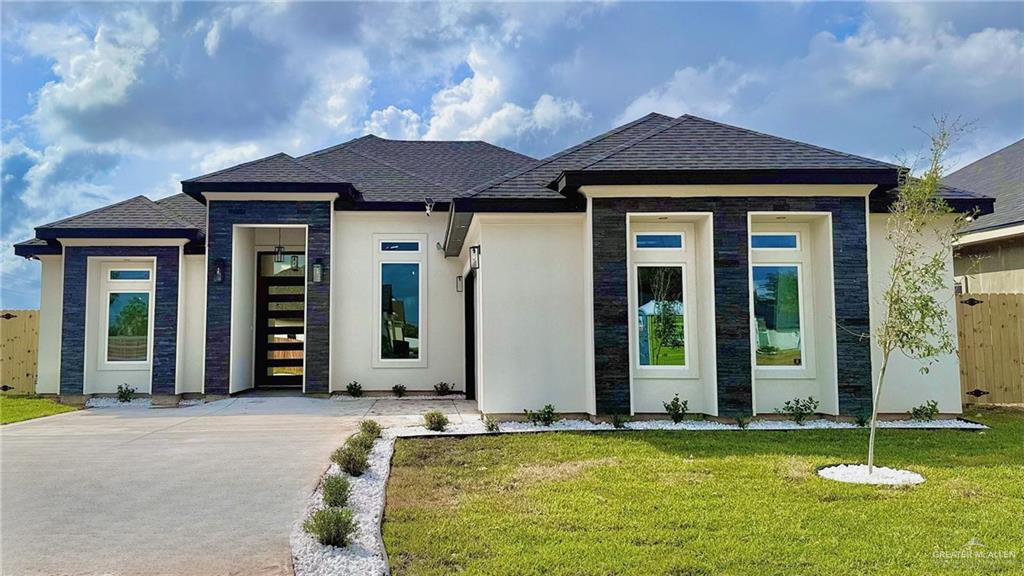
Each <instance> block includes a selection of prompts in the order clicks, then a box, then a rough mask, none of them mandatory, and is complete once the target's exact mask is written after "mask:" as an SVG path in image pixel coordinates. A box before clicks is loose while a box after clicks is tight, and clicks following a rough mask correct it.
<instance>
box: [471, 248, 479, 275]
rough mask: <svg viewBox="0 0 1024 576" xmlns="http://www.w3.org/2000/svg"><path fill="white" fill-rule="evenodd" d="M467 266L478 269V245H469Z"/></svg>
mask: <svg viewBox="0 0 1024 576" xmlns="http://www.w3.org/2000/svg"><path fill="white" fill-rule="evenodd" d="M469 267H470V268H472V269H473V270H479V269H480V246H479V245H477V246H470V247H469Z"/></svg>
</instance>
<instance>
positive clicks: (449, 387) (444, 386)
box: [434, 382, 455, 396]
mask: <svg viewBox="0 0 1024 576" xmlns="http://www.w3.org/2000/svg"><path fill="white" fill-rule="evenodd" d="M434 391H435V392H437V394H438V396H447V395H449V394H453V393H454V392H455V384H449V383H448V382H438V383H437V384H434Z"/></svg>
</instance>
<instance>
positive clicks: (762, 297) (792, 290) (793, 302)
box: [753, 265, 803, 367]
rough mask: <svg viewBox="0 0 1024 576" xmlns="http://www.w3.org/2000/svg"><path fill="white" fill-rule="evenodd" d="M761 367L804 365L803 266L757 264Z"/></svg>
mask: <svg viewBox="0 0 1024 576" xmlns="http://www.w3.org/2000/svg"><path fill="white" fill-rule="evenodd" d="M753 281H754V282H753V284H754V319H755V321H756V322H757V356H756V360H757V365H758V366H788V367H792V366H801V365H802V364H803V339H802V334H801V323H800V267H799V266H795V265H773V266H761V265H757V266H754V267H753Z"/></svg>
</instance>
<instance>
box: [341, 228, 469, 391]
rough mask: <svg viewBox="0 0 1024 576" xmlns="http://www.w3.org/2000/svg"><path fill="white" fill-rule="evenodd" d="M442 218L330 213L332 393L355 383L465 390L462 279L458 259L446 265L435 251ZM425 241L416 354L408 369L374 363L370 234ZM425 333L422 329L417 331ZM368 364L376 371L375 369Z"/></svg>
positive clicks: (367, 386)
mask: <svg viewBox="0 0 1024 576" xmlns="http://www.w3.org/2000/svg"><path fill="white" fill-rule="evenodd" d="M447 224H448V221H447V216H446V215H445V214H443V213H440V214H439V213H434V214H433V215H431V216H427V215H426V214H425V213H423V212H335V214H334V240H333V242H334V243H333V246H332V250H333V254H332V265H331V271H330V274H331V285H332V290H333V294H332V308H333V311H332V318H331V339H332V350H333V357H332V359H331V362H332V366H331V390H332V391H342V392H343V391H344V390H345V386H346V385H347V384H348V383H349V382H351V381H353V380H355V381H358V382H359V383H360V384H361V385H362V387H363V390H374V391H390V390H391V387H392V386H394V385H396V384H404V385H405V386H406V388H407V389H408V390H421V391H433V387H434V384H437V383H438V382H441V381H445V382H453V383H455V385H456V388H457V389H459V390H462V389H463V388H464V386H465V377H464V371H465V362H464V357H463V347H464V346H463V344H464V343H463V335H464V331H463V310H462V307H463V301H462V294H460V293H459V292H457V291H456V278H457V277H458V276H459V275H460V274H461V273H462V272H461V270H462V267H461V264H460V262H459V261H458V259H455V258H448V259H445V257H444V253H443V252H442V251H440V250H438V249H437V248H436V244H437V243H438V242H443V241H444V234H445V230H446V228H447ZM375 234H376V235H388V234H394V235H407V234H420V235H425V236H426V240H425V242H424V245H423V246H422V250H423V255H424V258H425V260H424V263H423V266H424V267H425V274H426V282H425V290H424V292H425V293H424V294H422V295H421V297H422V298H424V299H425V301H426V305H425V306H423V303H421V319H422V321H423V322H424V323H425V331H424V332H425V334H426V338H425V339H424V338H422V333H421V339H422V342H421V353H423V356H424V357H425V358H424V360H425V362H419V363H415V364H414V365H402V364H400V363H395V364H392V365H388V364H387V362H384V363H382V362H380V361H376V362H375V360H374V359H375V358H376V355H377V354H378V353H379V350H378V347H377V342H376V341H375V339H374V337H373V336H372V335H373V334H374V328H375V322H376V318H377V316H376V315H375V311H376V310H375V307H376V306H377V302H378V301H377V290H379V289H380V288H379V287H378V286H376V284H375V264H374V261H375V260H374V254H375V250H376V247H375V246H374V235H375ZM422 328H423V327H421V329H422ZM374 364H377V366H375V365H374Z"/></svg>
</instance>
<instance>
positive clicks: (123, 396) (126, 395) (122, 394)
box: [117, 384, 135, 402]
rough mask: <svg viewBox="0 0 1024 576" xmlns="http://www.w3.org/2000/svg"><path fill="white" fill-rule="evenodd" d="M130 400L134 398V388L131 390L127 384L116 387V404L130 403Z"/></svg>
mask: <svg viewBox="0 0 1024 576" xmlns="http://www.w3.org/2000/svg"><path fill="white" fill-rule="evenodd" d="M132 398H135V388H132V387H131V386H129V385H128V384H121V385H120V386H118V387H117V401H118V402H131V401H132Z"/></svg>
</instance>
